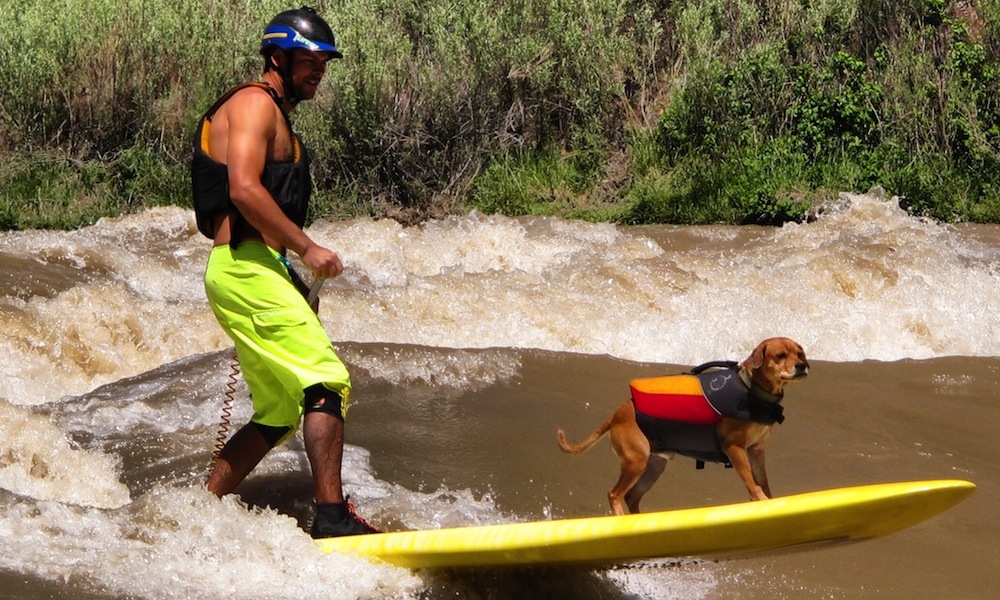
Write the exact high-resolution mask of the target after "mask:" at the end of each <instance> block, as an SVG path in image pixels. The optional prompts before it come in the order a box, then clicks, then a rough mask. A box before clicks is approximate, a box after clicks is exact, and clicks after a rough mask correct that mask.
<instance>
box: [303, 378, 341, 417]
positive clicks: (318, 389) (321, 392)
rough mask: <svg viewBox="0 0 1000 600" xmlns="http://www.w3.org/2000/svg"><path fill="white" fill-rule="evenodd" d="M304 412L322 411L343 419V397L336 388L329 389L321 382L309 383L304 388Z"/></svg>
mask: <svg viewBox="0 0 1000 600" xmlns="http://www.w3.org/2000/svg"><path fill="white" fill-rule="evenodd" d="M303 391H304V392H305V407H304V411H305V413H306V414H309V413H312V412H323V413H326V414H328V415H333V416H335V417H337V418H338V419H340V420H341V421H343V420H344V398H343V396H341V395H340V393H339V392H337V391H336V390H331V389H329V388H328V387H326V386H325V385H323V384H322V383H317V384H316V385H311V386H309V387H307V388H306V389H305V390H303Z"/></svg>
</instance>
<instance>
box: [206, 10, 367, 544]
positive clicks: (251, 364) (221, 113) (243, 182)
mask: <svg viewBox="0 0 1000 600" xmlns="http://www.w3.org/2000/svg"><path fill="white" fill-rule="evenodd" d="M261 54H262V55H263V56H264V74H263V77H262V80H261V82H259V83H249V84H244V85H242V86H239V87H237V88H236V89H234V90H231V91H230V92H229V93H227V94H225V95H224V96H223V97H222V98H220V99H219V100H218V102H216V103H215V105H214V106H212V108H210V109H209V110H208V112H207V113H206V114H205V116H204V117H203V118H202V120H201V122H200V123H199V126H198V130H197V132H196V136H195V145H194V154H193V158H192V166H191V174H192V182H193V192H194V207H195V215H196V218H197V221H198V228H199V230H201V232H202V233H203V234H205V235H206V236H207V237H210V238H212V240H213V241H214V247H213V248H212V252H211V255H210V257H209V260H208V266H207V267H206V270H205V291H206V295H207V296H208V301H209V304H210V305H211V307H212V310H213V312H214V313H215V316H216V318H217V319H218V320H219V323H220V325H222V327H223V329H225V331H226V333H228V334H229V336H230V337H231V338H232V339H233V341H234V342H235V344H236V353H237V356H238V358H239V360H240V363H241V366H242V369H243V376H244V379H245V380H246V383H247V387H248V388H249V389H250V393H251V396H252V398H253V409H254V415H253V417H252V419H251V421H250V423H248V424H247V425H246V426H244V427H243V428H242V429H240V430H239V431H238V432H237V433H236V434H235V435H234V436H233V437H232V439H230V440H229V442H228V443H227V444H226V445H225V447H224V448H223V449H222V451H221V452H220V454H219V457H218V459H217V461H216V463H215V467H214V469H213V470H212V473H211V474H210V475H209V478H208V489H209V490H210V491H212V492H214V493H215V494H216V495H218V496H220V497H221V496H223V495H225V494H228V493H230V492H232V491H233V490H234V489H235V488H236V486H237V485H238V484H239V483H240V482H241V481H243V479H244V478H245V477H246V476H247V475H248V474H249V473H250V471H251V470H253V468H254V467H255V466H257V463H258V462H260V460H261V459H262V458H263V457H264V455H265V454H267V452H268V451H269V450H270V449H271V448H273V447H274V446H276V445H277V444H279V443H280V442H282V441H284V440H285V439H287V438H288V437H290V436H291V435H292V434H294V433H295V431H296V429H297V428H298V426H299V423H300V421H301V422H302V435H303V439H304V441H305V446H306V455H307V456H308V458H309V464H310V467H311V469H312V474H313V482H314V486H315V501H316V518H315V520H314V521H313V524H312V529H311V533H312V536H313V537H317V538H318V537H335V536H340V535H356V534H362V533H374V532H376V531H377V530H375V529H374V528H372V527H371V526H370V525H368V524H367V523H365V522H364V520H362V519H361V518H360V517H358V516H357V515H356V514H355V513H354V511H353V508H352V507H351V506H350V505H349V504H348V503H347V502H346V499H345V497H344V494H343V489H342V486H341V478H340V471H341V460H342V456H343V447H344V416H345V413H346V410H347V404H348V397H349V394H350V391H351V382H350V376H349V374H348V372H347V369H346V367H345V366H344V364H343V363H342V362H341V361H340V359H339V358H338V357H337V354H336V353H335V351H334V349H333V346H332V344H331V343H330V340H329V338H328V337H327V335H326V332H325V330H324V329H323V327H322V325H321V324H320V322H319V319H318V317H317V316H316V314H315V313H314V312H313V310H312V309H311V308H310V307H309V305H308V303H307V301H306V299H305V297H304V295H303V291H302V290H303V287H304V286H303V285H302V282H301V279H299V278H298V276H297V275H296V274H295V272H294V271H293V270H292V268H291V266H290V265H289V264H288V261H287V260H285V252H286V250H291V251H292V252H295V253H296V254H297V255H299V257H300V258H301V260H302V263H303V264H304V265H305V266H306V267H308V268H309V269H310V270H311V271H312V274H313V276H314V277H316V278H330V277H336V276H338V275H340V273H341V272H342V271H343V269H344V267H343V265H342V264H341V261H340V257H339V256H338V255H337V253H336V252H334V251H333V250H330V249H329V248H325V247H323V246H321V245H320V244H317V243H316V242H315V241H313V240H312V239H310V238H309V236H308V235H306V233H305V232H304V231H303V226H304V224H305V218H306V211H307V209H308V203H309V195H310V193H311V191H312V182H311V179H310V176H309V160H308V155H307V153H306V150H305V147H304V146H303V145H302V143H301V141H300V140H299V138H298V137H297V136H296V135H295V134H294V133H293V132H292V128H291V122H290V121H289V120H288V115H289V113H291V111H292V110H293V109H294V108H295V106H296V105H297V104H298V103H299V102H301V101H303V100H309V99H311V98H312V97H313V96H314V95H315V94H316V90H317V88H318V86H319V84H320V82H321V81H322V79H323V76H324V74H325V72H326V62H327V61H328V60H330V59H333V58H342V57H343V55H342V54H341V53H340V52H339V51H338V50H337V46H336V42H335V40H334V37H333V32H332V31H331V29H330V27H329V25H327V23H326V22H325V21H324V20H323V19H322V18H320V17H319V16H318V15H317V14H316V11H315V10H313V9H311V8H308V7H302V8H301V9H297V10H289V11H285V12H282V13H280V14H278V15H277V16H276V17H275V18H274V19H273V20H272V21H271V22H270V23H269V24H268V25H267V27H266V28H265V29H264V35H263V39H262V41H261Z"/></svg>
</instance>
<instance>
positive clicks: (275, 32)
mask: <svg viewBox="0 0 1000 600" xmlns="http://www.w3.org/2000/svg"><path fill="white" fill-rule="evenodd" d="M278 48H280V49H282V50H294V49H296V48H301V49H304V50H312V51H313V52H328V53H330V56H331V57H333V58H344V55H343V54H341V53H340V51H339V50H337V42H336V40H334V39H333V30H331V29H330V26H329V25H327V24H326V21H324V20H323V19H322V18H321V17H320V16H319V15H317V14H316V10H315V9H312V8H310V7H308V6H303V7H302V8H299V9H296V10H286V11H284V12H282V13H278V15H277V16H276V17H274V18H273V19H271V22H270V23H268V24H267V27H265V28H264V36H263V38H261V40H260V53H261V54H263V55H265V56H267V55H269V54H270V53H271V52H273V51H274V50H276V49H278Z"/></svg>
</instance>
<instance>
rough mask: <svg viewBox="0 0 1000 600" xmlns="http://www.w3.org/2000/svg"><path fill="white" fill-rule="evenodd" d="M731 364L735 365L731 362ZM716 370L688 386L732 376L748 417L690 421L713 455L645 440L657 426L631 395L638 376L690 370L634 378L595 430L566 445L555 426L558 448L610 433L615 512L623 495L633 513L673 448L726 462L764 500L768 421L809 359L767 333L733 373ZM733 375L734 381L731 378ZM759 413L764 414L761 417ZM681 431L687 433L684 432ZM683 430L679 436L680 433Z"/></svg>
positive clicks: (574, 450) (578, 448)
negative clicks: (616, 470) (625, 396)
mask: <svg viewBox="0 0 1000 600" xmlns="http://www.w3.org/2000/svg"><path fill="white" fill-rule="evenodd" d="M731 364H732V365H733V367H734V368H735V363H731ZM713 373H716V372H713ZM718 373H719V375H718V376H716V377H714V380H713V381H712V382H705V381H702V382H701V384H698V383H695V384H693V385H704V386H707V387H705V392H706V394H707V393H708V391H709V390H708V387H711V388H713V389H714V387H715V380H718V381H722V380H732V382H731V383H733V384H735V385H736V386H737V387H739V386H742V388H741V389H742V390H743V393H744V400H743V404H741V405H740V409H741V411H742V410H743V409H746V408H747V406H748V405H749V406H750V411H749V412H748V413H747V414H746V415H743V413H742V412H741V413H740V414H741V416H749V418H733V417H730V416H725V415H723V416H722V417H721V418H718V417H717V416H716V418H717V419H718V420H717V421H716V422H714V423H713V424H711V425H709V424H705V423H707V422H706V421H702V425H694V426H693V427H695V428H697V427H701V428H703V429H706V430H707V431H706V433H708V434H709V436H712V433H714V439H713V440H712V442H711V443H713V444H716V445H717V448H718V450H720V451H721V454H719V455H718V458H713V457H707V458H706V457H702V456H700V455H698V454H693V453H690V452H685V451H684V450H681V449H678V448H676V447H673V446H672V445H671V443H670V441H667V442H663V441H658V440H656V439H652V440H651V435H652V434H651V431H654V430H655V428H656V427H657V426H658V425H657V420H656V419H655V418H650V417H648V416H647V415H645V414H642V413H640V414H639V415H638V417H637V409H636V406H637V404H636V403H637V402H639V398H638V397H637V394H639V392H637V391H636V388H635V385H636V384H638V383H641V382H642V381H655V382H658V383H660V384H661V385H665V384H669V383H670V382H672V381H678V382H680V381H681V380H679V379H677V378H687V379H686V380H684V381H687V384H688V385H691V381H693V378H694V377H695V375H679V376H673V377H667V378H659V379H656V380H636V381H634V382H633V398H630V399H629V400H626V401H625V403H624V404H622V405H621V407H619V408H618V410H617V411H615V413H614V414H613V415H611V417H610V418H609V419H608V420H607V421H605V422H604V423H603V424H602V425H601V426H600V427H599V428H598V429H597V431H595V432H594V433H592V434H591V435H590V437H588V438H587V439H585V440H584V441H582V442H581V443H579V444H576V445H572V444H569V443H568V442H567V441H566V435H565V433H564V432H563V430H562V428H560V429H559V430H558V432H557V436H558V439H559V448H561V449H562V451H563V452H566V453H568V454H579V453H580V452H583V451H584V450H587V449H588V448H590V447H591V446H593V445H594V444H595V443H596V442H597V441H598V440H599V439H600V438H601V437H602V436H603V435H604V434H605V433H608V432H610V433H611V445H612V447H613V448H614V451H615V454H617V455H618V460H619V462H620V463H621V474H620V475H619V477H618V482H617V483H616V484H615V486H614V487H613V488H611V491H610V492H608V501H609V502H610V503H611V510H612V511H613V512H614V514H616V515H622V514H625V511H624V507H623V505H622V501H623V500H624V502H625V505H627V506H628V509H629V512H632V513H637V512H639V501H640V500H641V499H642V497H643V495H644V494H645V493H646V492H648V491H649V489H650V488H651V487H652V486H653V484H654V483H656V480H657V479H659V477H660V475H662V474H663V470H664V469H665V468H666V466H667V461H668V460H669V459H670V458H672V457H673V456H674V454H677V453H681V454H687V455H689V456H693V457H695V458H704V459H705V460H716V461H719V462H728V463H730V464H732V466H733V467H734V468H735V469H736V473H737V474H738V475H739V476H740V479H741V480H742V481H743V483H744V485H746V488H747V491H748V492H750V498H751V499H753V500H765V499H767V498H770V497H771V490H770V488H769V486H768V483H767V472H766V471H765V469H764V444H765V442H767V438H768V437H769V436H770V435H771V429H772V428H773V427H774V423H775V422H779V423H780V422H781V421H782V420H783V417H782V416H781V406H780V404H779V403H780V402H781V398H782V394H783V390H784V387H785V384H787V383H788V382H790V381H794V380H796V379H801V378H802V377H805V376H806V375H807V374H808V373H809V362H808V361H807V360H806V355H805V352H804V351H803V350H802V346H800V345H799V344H798V343H796V342H795V341H793V340H790V339H788V338H783V337H776V338H770V339H767V340H764V341H763V342H761V343H760V344H759V345H758V346H757V347H756V348H754V351H753V352H752V353H751V354H750V356H749V357H748V358H747V359H746V360H745V361H743V363H741V364H740V365H739V371H738V372H735V371H733V370H730V371H729V372H728V373H726V372H718ZM737 377H738V379H739V380H740V382H737V381H736V378H737ZM727 385H728V384H727ZM730 388H732V386H730ZM647 395H648V394H647ZM748 399H749V400H748ZM755 407H756V409H755ZM761 411H763V412H761ZM765 413H769V414H770V418H767V415H766V414H765ZM762 415H764V416H763V417H762ZM689 422H690V421H689ZM675 427H685V428H688V427H689V425H688V424H687V423H684V424H681V425H678V424H676V423H667V429H663V430H662V431H667V432H674V433H676V432H680V431H681V430H680V429H670V428H675ZM684 431H686V429H685V430H684ZM684 435H687V434H686V433H684ZM684 435H681V436H679V437H684ZM668 437H669V434H668ZM674 437H678V436H674ZM727 459H728V460H727Z"/></svg>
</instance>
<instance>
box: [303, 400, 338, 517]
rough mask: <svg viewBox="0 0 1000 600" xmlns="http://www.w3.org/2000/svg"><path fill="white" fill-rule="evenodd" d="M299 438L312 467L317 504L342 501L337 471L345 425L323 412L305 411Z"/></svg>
mask: <svg viewBox="0 0 1000 600" xmlns="http://www.w3.org/2000/svg"><path fill="white" fill-rule="evenodd" d="M302 438H303V440H304V441H305V445H306V456H307V457H309V466H310V467H312V475H313V485H314V486H315V488H316V504H338V503H341V502H343V501H344V490H343V487H342V485H341V482H340V469H341V463H342V461H343V458H344V422H343V421H342V420H340V419H338V418H337V417H335V416H333V415H331V414H329V413H326V412H319V411H315V412H307V413H306V415H305V418H304V419H303V424H302Z"/></svg>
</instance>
